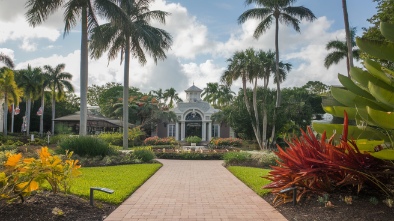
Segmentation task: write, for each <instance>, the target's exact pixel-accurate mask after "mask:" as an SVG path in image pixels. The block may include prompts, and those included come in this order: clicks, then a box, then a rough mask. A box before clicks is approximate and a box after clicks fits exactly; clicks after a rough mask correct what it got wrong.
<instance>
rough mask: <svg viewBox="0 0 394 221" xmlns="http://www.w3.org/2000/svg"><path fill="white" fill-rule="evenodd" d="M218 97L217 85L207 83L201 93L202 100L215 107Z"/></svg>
mask: <svg viewBox="0 0 394 221" xmlns="http://www.w3.org/2000/svg"><path fill="white" fill-rule="evenodd" d="M218 95H219V83H217V82H215V83H207V87H205V88H204V89H203V91H202V93H201V96H203V100H204V101H206V102H208V103H210V104H212V105H216V102H217V99H218Z"/></svg>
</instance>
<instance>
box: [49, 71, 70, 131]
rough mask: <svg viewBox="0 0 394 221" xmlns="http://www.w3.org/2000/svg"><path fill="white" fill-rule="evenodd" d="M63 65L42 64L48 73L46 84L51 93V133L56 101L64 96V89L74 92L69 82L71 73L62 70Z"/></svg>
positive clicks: (53, 127)
mask: <svg viewBox="0 0 394 221" xmlns="http://www.w3.org/2000/svg"><path fill="white" fill-rule="evenodd" d="M65 67H66V65H65V64H58V65H57V66H56V67H55V68H53V67H51V66H49V65H45V66H44V69H45V71H46V74H47V75H48V79H47V81H48V82H47V84H48V87H49V88H50V89H51V94H52V127H51V133H52V134H54V133H55V113H56V101H59V100H61V99H62V98H63V97H64V94H65V91H66V90H67V91H69V92H74V87H73V86H72V84H71V83H70V81H71V79H72V74H70V73H68V72H63V71H64V68H65Z"/></svg>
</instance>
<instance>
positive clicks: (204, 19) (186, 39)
mask: <svg viewBox="0 0 394 221" xmlns="http://www.w3.org/2000/svg"><path fill="white" fill-rule="evenodd" d="M347 2H348V13H349V18H350V26H352V27H357V28H358V35H361V34H362V31H361V28H362V27H367V26H369V23H368V22H367V21H366V19H368V18H370V17H371V16H372V15H373V14H375V13H376V8H375V7H376V3H374V2H372V0H347ZM295 5H297V6H299V5H303V6H305V7H307V8H309V9H311V10H312V11H313V12H314V14H315V15H316V17H317V18H318V19H317V20H316V21H315V22H313V23H309V22H303V23H302V24H301V34H298V33H295V32H294V31H293V30H292V29H291V28H288V27H286V26H284V25H281V28H280V33H279V34H280V39H279V40H280V42H279V44H280V45H279V47H280V56H281V60H284V61H286V62H290V63H292V64H293V70H292V71H291V72H290V73H289V75H288V78H287V80H286V81H285V82H284V83H283V86H284V87H292V86H302V85H304V84H305V83H306V82H307V81H309V80H319V81H322V82H323V83H325V84H328V85H331V84H338V80H337V77H336V76H337V73H342V74H345V73H346V64H345V62H340V63H339V64H338V65H336V66H333V67H331V68H330V69H329V70H327V69H325V68H324V66H323V59H324V57H325V56H326V55H327V51H325V49H324V47H325V44H326V43H327V42H328V41H329V40H333V39H344V36H345V35H344V25H343V14H342V4H341V1H340V0H298V1H297V2H296V3H295ZM249 7H253V6H249ZM152 8H153V9H160V10H163V11H167V12H170V13H171V16H169V17H168V18H167V23H166V25H165V26H160V27H161V28H163V29H166V30H168V31H169V32H170V33H171V34H172V36H173V38H174V44H173V46H172V49H171V50H170V51H168V53H167V55H168V59H167V60H165V61H160V62H158V64H157V65H155V64H154V63H153V61H152V60H151V59H150V60H149V61H148V63H147V64H146V65H145V66H144V67H141V66H140V65H139V64H138V62H136V61H135V60H134V61H132V62H131V68H130V85H131V86H136V87H139V88H140V89H141V90H142V91H144V92H148V91H149V90H152V89H158V88H162V89H167V88H169V87H174V88H175V89H176V90H177V91H178V92H182V91H183V90H184V89H186V88H187V87H189V86H190V85H191V84H192V83H193V82H195V84H196V86H198V87H200V88H204V87H205V86H206V83H208V82H217V81H219V78H220V75H221V74H222V73H223V71H224V70H225V68H226V66H227V63H226V59H227V58H229V57H231V55H232V54H233V53H234V52H235V51H237V50H244V49H247V48H249V47H253V48H255V49H263V50H269V49H271V50H273V49H274V38H273V37H274V33H273V32H274V29H271V30H268V31H267V32H266V33H265V34H264V35H263V36H261V37H260V38H259V39H257V40H256V39H254V38H253V37H252V33H253V31H254V28H255V27H256V24H257V22H256V21H252V20H250V21H248V22H246V23H244V24H243V25H239V24H237V18H238V16H239V15H240V14H241V13H242V12H244V11H245V10H246V9H247V8H248V7H246V6H245V5H244V1H242V0H156V1H155V2H154V3H153V4H152ZM25 12H26V9H24V1H21V0H18V1H9V0H0V27H1V28H0V51H1V52H4V53H6V54H8V55H10V56H11V57H13V58H14V60H15V63H16V64H17V67H16V68H17V69H20V68H25V67H27V64H30V65H32V66H33V67H36V66H43V65H46V64H49V65H52V66H56V65H57V64H59V63H65V64H66V71H68V72H70V73H71V74H73V75H74V78H73V84H74V86H75V88H76V91H77V93H78V92H79V56H80V55H79V52H80V51H79V49H80V30H79V26H77V27H75V29H74V30H72V32H71V33H70V34H69V35H67V36H66V37H65V38H63V32H62V31H63V27H64V24H63V21H62V12H61V11H59V12H58V13H56V14H54V15H53V16H51V17H50V19H49V20H48V21H47V22H45V23H44V24H42V25H40V26H39V27H37V28H34V29H33V28H31V27H29V26H28V24H27V22H26V19H25V18H24V13H25ZM153 25H156V24H153ZM119 64H120V60H119V58H118V59H116V60H114V61H112V62H111V63H109V64H108V61H107V58H106V57H105V56H103V57H102V58H100V59H99V60H92V61H90V63H89V85H91V84H98V85H101V84H105V83H106V82H111V81H115V82H119V83H123V82H122V81H123V66H121V65H119ZM1 65H2V64H0V66H1ZM240 86H241V84H240V82H236V83H235V84H234V86H233V90H234V91H238V88H239V87H240ZM272 86H273V85H272ZM182 94H183V93H181V95H182Z"/></svg>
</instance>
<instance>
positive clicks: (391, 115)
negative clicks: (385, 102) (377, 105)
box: [367, 107, 394, 130]
mask: <svg viewBox="0 0 394 221" xmlns="http://www.w3.org/2000/svg"><path fill="white" fill-rule="evenodd" d="M367 111H368V115H369V117H371V119H372V120H373V121H374V122H375V123H376V124H377V126H379V127H382V128H385V129H389V130H393V129H394V112H384V111H378V110H375V109H373V108H371V107H367Z"/></svg>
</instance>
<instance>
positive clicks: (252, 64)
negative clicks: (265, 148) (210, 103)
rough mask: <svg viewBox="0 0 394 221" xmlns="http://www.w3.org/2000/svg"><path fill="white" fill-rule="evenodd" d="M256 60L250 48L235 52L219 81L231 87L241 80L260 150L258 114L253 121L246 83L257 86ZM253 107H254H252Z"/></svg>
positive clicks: (254, 101)
mask: <svg viewBox="0 0 394 221" xmlns="http://www.w3.org/2000/svg"><path fill="white" fill-rule="evenodd" d="M256 61H257V58H256V56H255V51H254V50H253V49H252V48H250V49H247V50H245V51H241V52H235V53H234V55H233V57H232V58H230V59H228V60H227V62H229V65H228V66H227V70H226V71H225V72H224V74H223V75H222V76H221V81H222V82H224V83H226V85H231V84H232V83H233V82H234V81H236V80H238V79H239V78H241V80H242V89H243V93H244V97H243V98H244V102H245V106H246V110H247V111H248V113H249V117H250V118H251V122H252V128H253V132H254V134H255V137H256V141H257V143H258V145H259V147H260V148H262V141H261V133H260V126H259V117H258V113H257V112H255V113H254V114H255V115H254V117H255V118H254V119H253V117H252V110H251V107H250V102H249V98H248V95H247V89H246V83H247V81H249V82H251V83H252V84H254V87H255V88H256V86H257V76H258V63H257V62H256ZM255 93H256V91H255V90H254V91H253V104H256V96H255ZM253 107H255V105H253Z"/></svg>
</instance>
